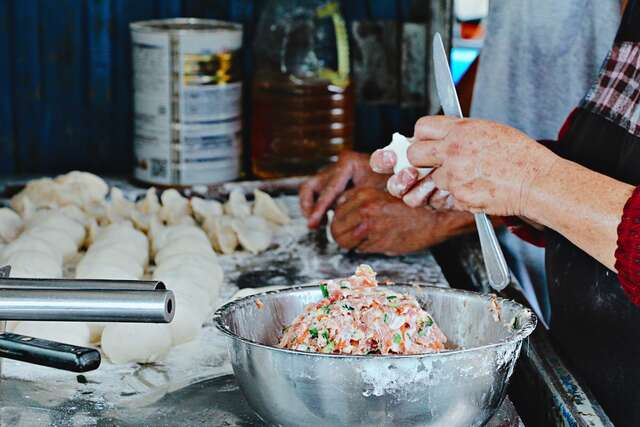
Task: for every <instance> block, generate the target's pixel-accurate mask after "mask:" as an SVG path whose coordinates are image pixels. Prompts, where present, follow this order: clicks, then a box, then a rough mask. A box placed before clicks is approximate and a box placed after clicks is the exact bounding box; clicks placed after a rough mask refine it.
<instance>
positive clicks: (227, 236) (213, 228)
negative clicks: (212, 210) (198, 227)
mask: <svg viewBox="0 0 640 427" xmlns="http://www.w3.org/2000/svg"><path fill="white" fill-rule="evenodd" d="M232 221H233V220H232V218H231V217H229V216H227V215H223V216H215V217H211V218H207V220H206V221H205V223H204V224H203V225H202V227H203V228H204V229H205V231H206V232H207V234H208V235H209V239H210V240H211V243H212V244H213V247H214V248H216V250H217V251H218V252H222V253H224V254H231V253H233V251H235V250H236V248H237V247H238V236H237V235H236V232H235V231H234V230H233V227H232V226H231V222H232Z"/></svg>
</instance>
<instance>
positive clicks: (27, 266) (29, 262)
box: [3, 250, 62, 279]
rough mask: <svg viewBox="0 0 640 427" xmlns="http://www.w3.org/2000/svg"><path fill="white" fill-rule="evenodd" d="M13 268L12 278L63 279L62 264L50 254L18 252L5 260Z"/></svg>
mask: <svg viewBox="0 0 640 427" xmlns="http://www.w3.org/2000/svg"><path fill="white" fill-rule="evenodd" d="M3 259H4V263H6V264H9V265H10V266H11V274H10V276H11V277H18V278H25V279H28V278H33V279H58V278H61V277H62V264H61V263H60V262H58V260H57V259H54V258H52V257H51V256H50V255H49V254H48V253H45V252H40V251H36V250H21V251H16V252H14V253H12V254H11V255H9V256H8V257H6V258H4V257H3Z"/></svg>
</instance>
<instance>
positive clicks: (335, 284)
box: [278, 265, 447, 355]
mask: <svg viewBox="0 0 640 427" xmlns="http://www.w3.org/2000/svg"><path fill="white" fill-rule="evenodd" d="M320 288H321V290H322V293H323V298H322V299H321V300H320V301H318V302H316V303H311V304H308V305H307V306H306V307H305V309H304V312H303V313H302V314H300V315H299V316H298V317H296V318H295V319H294V321H293V322H292V323H291V325H290V326H288V327H286V328H285V329H284V331H283V336H282V338H281V339H280V342H279V343H278V347H281V348H287V349H291V350H300V351H310V352H321V353H334V354H357V355H364V354H422V353H432V352H438V351H441V350H443V349H444V348H445V343H446V342H447V338H446V337H445V335H444V334H443V333H442V331H441V330H440V328H439V327H438V325H437V324H436V322H435V320H434V319H433V317H432V316H431V315H430V314H429V313H427V312H426V311H424V310H423V309H422V308H421V307H420V305H419V304H418V301H417V300H416V299H415V297H413V296H411V295H405V294H401V293H397V292H393V291H391V290H390V289H385V287H384V286H378V282H377V281H376V273H375V272H374V271H373V269H372V268H371V267H370V266H368V265H360V266H359V267H358V268H357V269H356V274H355V275H353V276H351V277H349V278H347V279H337V280H328V281H327V282H325V283H322V284H321V285H320Z"/></svg>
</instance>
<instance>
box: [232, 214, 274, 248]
mask: <svg viewBox="0 0 640 427" xmlns="http://www.w3.org/2000/svg"><path fill="white" fill-rule="evenodd" d="M231 227H233V230H234V231H235V232H236V234H237V235H238V240H239V241H240V244H241V245H242V247H243V248H245V249H246V250H248V251H249V252H251V253H253V254H258V253H260V252H262V251H264V250H265V249H267V248H268V247H269V245H270V244H271V239H272V237H273V232H272V231H271V227H269V223H268V222H267V221H265V220H264V218H261V217H259V216H249V217H246V218H242V219H240V218H235V219H234V220H233V221H232V222H231Z"/></svg>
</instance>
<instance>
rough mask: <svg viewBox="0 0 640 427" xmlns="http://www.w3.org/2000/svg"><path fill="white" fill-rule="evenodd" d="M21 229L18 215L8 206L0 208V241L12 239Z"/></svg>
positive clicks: (6, 241)
mask: <svg viewBox="0 0 640 427" xmlns="http://www.w3.org/2000/svg"><path fill="white" fill-rule="evenodd" d="M21 230H22V219H21V218H20V215H18V214H17V213H15V212H14V211H12V210H11V209H9V208H0V242H4V243H9V242H11V241H13V240H14V239H15V238H16V237H18V234H20V231H21Z"/></svg>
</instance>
